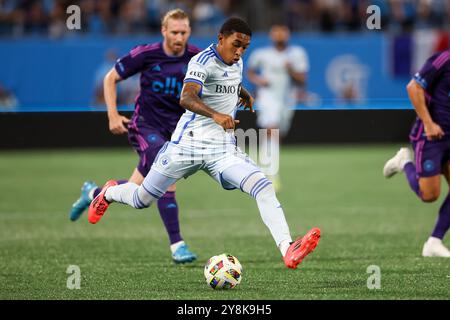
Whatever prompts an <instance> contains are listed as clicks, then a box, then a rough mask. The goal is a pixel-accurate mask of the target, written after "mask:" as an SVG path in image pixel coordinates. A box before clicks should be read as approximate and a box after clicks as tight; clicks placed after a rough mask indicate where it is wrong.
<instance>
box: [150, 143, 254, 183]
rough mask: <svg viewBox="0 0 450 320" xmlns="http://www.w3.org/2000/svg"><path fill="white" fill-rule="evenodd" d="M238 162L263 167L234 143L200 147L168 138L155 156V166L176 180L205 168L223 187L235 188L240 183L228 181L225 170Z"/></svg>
mask: <svg viewBox="0 0 450 320" xmlns="http://www.w3.org/2000/svg"><path fill="white" fill-rule="evenodd" d="M235 165H240V166H241V167H242V169H243V170H244V171H245V172H247V171H248V172H252V171H260V169H259V168H258V167H257V165H256V164H255V162H254V161H253V160H251V159H250V158H249V157H248V155H247V154H245V153H244V152H242V151H241V150H240V149H239V148H238V147H236V146H234V145H232V144H227V145H225V146H223V147H217V148H207V149H200V148H191V147H187V146H185V145H179V144H175V143H173V142H166V144H165V145H164V146H163V147H162V148H161V150H160V151H159V153H158V155H157V156H156V158H155V161H154V163H153V166H152V170H155V171H157V172H158V173H160V174H162V175H164V176H166V177H169V178H174V179H177V180H178V179H181V178H187V177H188V176H190V175H192V174H194V173H196V172H197V171H198V170H203V171H205V172H206V173H207V174H208V175H210V176H211V177H212V178H213V179H214V180H216V181H217V182H218V183H220V185H221V186H222V187H223V188H224V189H226V190H232V189H236V188H238V187H239V186H238V185H236V184H237V183H230V182H228V181H225V180H224V179H223V178H222V173H223V172H224V171H225V170H226V169H228V168H230V167H232V166H235ZM240 171H242V170H240Z"/></svg>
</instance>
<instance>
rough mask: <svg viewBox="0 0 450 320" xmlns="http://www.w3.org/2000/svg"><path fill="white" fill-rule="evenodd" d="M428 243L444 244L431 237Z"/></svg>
mask: <svg viewBox="0 0 450 320" xmlns="http://www.w3.org/2000/svg"><path fill="white" fill-rule="evenodd" d="M427 242H428V243H430V244H438V243H442V240H441V239H439V238H436V237H429V238H428V241H427Z"/></svg>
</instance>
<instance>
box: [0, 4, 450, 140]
mask: <svg viewBox="0 0 450 320" xmlns="http://www.w3.org/2000/svg"><path fill="white" fill-rule="evenodd" d="M72 4H77V5H79V6H80V8H81V14H82V17H81V22H82V25H81V30H68V28H67V27H66V19H67V17H68V14H67V13H66V8H67V6H69V5H72ZM371 4H375V5H378V6H379V7H380V9H381V30H380V31H376V30H368V29H367V28H366V19H367V17H368V14H367V13H366V8H367V7H368V6H369V5H371ZM176 7H180V8H183V9H185V10H186V11H187V12H189V14H190V16H191V20H192V27H193V36H192V37H191V40H190V43H192V44H194V45H197V46H198V47H200V48H204V47H206V46H207V45H209V44H210V43H211V42H214V41H215V39H216V32H217V29H218V27H219V26H220V25H221V23H222V22H223V21H224V19H226V17H228V16H230V15H239V16H242V17H243V18H245V19H246V20H247V21H249V23H250V24H251V26H252V28H253V29H254V30H255V31H256V32H255V36H254V37H253V39H252V45H251V46H250V48H249V50H248V51H249V52H247V53H246V57H248V56H249V54H250V53H251V51H252V50H254V49H255V48H257V47H260V46H264V45H269V44H270V42H269V38H268V35H267V31H268V29H269V27H270V25H271V24H273V23H276V22H280V21H283V22H285V23H287V24H288V25H289V26H290V28H291V30H292V31H293V36H292V39H291V43H292V44H298V45H301V46H303V47H304V48H305V49H306V51H307V53H308V55H309V58H310V64H311V70H310V73H309V75H308V85H307V95H305V97H304V98H303V100H302V101H300V102H299V104H298V105H297V109H299V111H297V113H301V115H300V116H298V117H297V116H296V118H299V119H305V117H306V118H308V117H311V118H310V120H311V121H316V120H317V121H318V122H317V124H320V121H321V119H327V118H328V117H330V119H333V118H335V119H337V118H338V119H340V120H341V121H343V122H342V123H340V125H341V126H342V127H346V126H351V122H350V120H351V121H355V120H358V119H359V120H360V121H362V122H361V123H366V124H367V121H369V120H368V119H360V118H358V117H360V116H362V115H364V116H368V117H371V114H370V113H369V114H367V113H365V111H366V109H367V110H369V111H370V110H376V111H374V113H373V114H374V119H380V121H381V119H387V118H392V115H393V114H395V116H394V118H395V119H397V120H398V121H403V122H402V123H401V124H400V125H397V126H395V125H392V126H390V125H388V124H387V125H386V128H385V130H381V131H380V134H379V137H378V138H377V139H375V138H372V139H369V140H371V141H372V140H375V141H377V140H379V141H385V140H386V139H387V140H388V141H394V140H399V139H402V137H403V136H404V138H405V139H406V137H407V130H406V131H402V132H400V130H404V128H405V127H408V126H409V123H410V121H411V120H412V118H413V111H412V110H411V107H410V104H409V102H408V100H407V95H406V91H405V86H406V83H407V82H408V81H409V79H410V77H411V75H412V74H413V73H414V72H415V71H416V70H417V68H418V67H419V66H420V65H422V64H423V62H424V61H425V59H426V58H427V57H428V56H430V55H431V54H432V53H434V52H436V51H439V50H444V49H446V48H448V47H449V42H450V41H449V33H448V30H450V1H447V0H386V1H383V0H372V1H369V0H361V1H355V0H282V1H280V0H277V1H275V0H262V1H261V0H246V1H238V0H212V1H206V0H175V1H173V0H101V1H100V0H79V1H75V0H74V1H67V0H60V1H58V0H16V1H14V0H0V59H2V61H3V62H4V63H3V65H2V68H1V72H0V118H1V119H2V123H5V122H8V123H15V121H16V120H14V119H15V118H17V117H20V118H18V119H19V120H18V121H17V122H20V119H25V118H26V117H28V118H27V119H29V118H30V117H37V118H36V119H38V118H39V119H40V120H42V119H46V118H52V117H56V116H58V117H60V118H61V119H64V117H67V112H70V114H71V116H70V117H72V116H74V115H76V112H78V111H85V112H82V113H81V114H80V115H77V117H78V116H83V115H84V116H85V117H87V118H86V119H88V120H89V119H98V118H102V119H103V116H104V115H103V114H99V115H89V116H87V115H86V114H87V113H88V114H89V113H90V112H86V111H103V110H104V106H103V101H102V92H101V81H102V75H103V74H104V73H105V70H107V69H108V68H109V67H110V66H112V64H113V62H114V60H115V59H116V58H117V56H120V55H122V54H125V53H126V52H127V51H128V50H130V49H131V48H132V47H134V46H135V45H137V44H141V43H149V42H154V41H159V40H160V36H159V28H160V27H159V24H160V17H161V15H162V14H163V13H164V12H166V11H167V10H169V9H172V8H176ZM137 81H138V80H137V79H134V80H131V81H130V80H129V81H126V82H123V83H121V86H120V88H119V90H120V92H119V98H120V101H119V104H121V105H122V106H121V110H125V111H131V110H132V109H133V100H134V96H135V94H136V91H137ZM244 85H246V86H247V87H250V88H251V86H250V85H249V83H248V81H247V79H244ZM393 109H398V110H393ZM322 110H327V111H326V113H324V111H322ZM336 110H339V111H336ZM342 110H347V111H350V113H348V112H345V113H342V112H341V111H342ZM358 110H359V111H360V112H356V111H358ZM387 110H389V111H387ZM43 111H51V112H54V113H59V114H58V115H56V114H52V116H49V115H48V114H47V115H45V116H44V115H42V116H41V115H40V114H39V112H43ZM352 111H355V112H352ZM22 112H27V113H29V115H28V116H25V115H24V114H23V113H22ZM339 112H341V113H339ZM393 112H394V113H393ZM61 113H63V114H61ZM64 113H66V114H65V115H64ZM344 114H345V115H346V116H345V117H343V116H341V115H344ZM400 114H404V115H406V116H403V117H400V116H399V115H400ZM354 115H356V117H354ZM316 116H317V117H318V118H317V119H316V118H315V117H316ZM336 117H337V118H336ZM6 119H8V121H6ZM54 119H55V118H54ZM248 119H249V121H250V122H249V123H253V120H252V119H251V117H248ZM308 119H309V118H308ZM88 120H86V121H88ZM102 121H103V120H102ZM365 121H366V122H365ZM30 123H33V121H32V122H30ZM38 123H39V122H38ZM52 123H53V125H55V122H52ZM5 125H6V126H7V127H8V128H10V125H8V124H5ZM103 125H104V127H102V130H103V129H104V131H105V132H106V131H107V130H106V122H105V123H103ZM299 125H302V124H301V123H299ZM303 125H304V124H303ZM330 125H331V127H323V128H322V129H323V130H328V131H329V134H328V135H325V136H323V139H325V140H327V139H329V138H332V137H333V135H332V134H333V132H336V130H337V129H338V128H337V127H336V124H335V125H332V124H331V123H330ZM380 125H381V126H382V125H383V123H382V122H381V123H380ZM94 127H98V126H94ZM366 127H370V125H369V126H367V125H366ZM294 128H295V124H294ZM372 129H373V128H372ZM1 130H2V131H3V130H6V129H5V128H2V129H1ZM5 132H6V131H5ZM6 133H7V132H6ZM106 133H107V132H106ZM298 134H306V136H308V134H307V133H305V132H300V131H299V132H298ZM344 136H345V135H344ZM363 136H364V135H363ZM42 139H45V137H42ZM111 139H114V137H113V138H111ZM311 139H313V140H314V138H313V137H311ZM338 140H339V139H338ZM111 141H112V140H111ZM288 141H292V142H303V141H305V138H304V136H303V137H298V136H297V134H295V130H292V131H291V134H290V137H289V138H288ZM314 141H315V140H314ZM343 141H353V140H352V139H350V140H348V139H343ZM336 142H338V141H336ZM6 145H8V146H11V145H14V142H8V143H7V144H6V143H2V144H1V145H0V147H2V146H3V147H6ZM24 146H26V144H24Z"/></svg>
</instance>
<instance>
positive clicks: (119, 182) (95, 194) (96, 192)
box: [93, 180, 128, 198]
mask: <svg viewBox="0 0 450 320" xmlns="http://www.w3.org/2000/svg"><path fill="white" fill-rule="evenodd" d="M127 182H128V180H117V183H118V184H124V183H127ZM101 191H102V188H101V187H99V188H96V189H95V190H94V196H93V198H95V197H96V196H98V194H99V193H100V192H101Z"/></svg>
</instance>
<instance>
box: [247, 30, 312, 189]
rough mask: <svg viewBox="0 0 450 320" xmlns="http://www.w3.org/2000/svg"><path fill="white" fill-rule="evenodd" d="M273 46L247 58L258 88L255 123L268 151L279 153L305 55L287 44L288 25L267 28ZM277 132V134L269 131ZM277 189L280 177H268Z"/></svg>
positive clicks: (301, 86) (300, 85) (299, 86)
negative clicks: (260, 131)
mask: <svg viewBox="0 0 450 320" xmlns="http://www.w3.org/2000/svg"><path fill="white" fill-rule="evenodd" d="M270 38H271V40H272V46H269V47H263V48H259V49H256V50H255V51H253V53H252V54H251V55H250V57H249V59H248V64H249V69H248V72H247V75H248V79H249V81H250V82H251V83H253V84H254V85H255V86H256V88H257V94H256V102H255V105H256V106H257V107H258V109H257V112H256V114H257V124H258V126H259V127H260V128H265V129H267V141H266V143H267V145H268V146H269V147H268V150H279V139H280V138H283V137H284V136H286V135H287V133H288V131H289V128H290V126H291V121H292V116H293V114H294V110H293V108H294V107H295V105H296V103H297V101H298V98H299V96H300V95H301V94H302V93H303V92H302V91H303V89H304V87H305V85H306V79H307V72H308V70H309V62H308V55H307V53H306V51H305V50H304V49H303V48H302V47H300V46H293V45H289V38H290V32H289V29H288V27H287V26H285V25H281V24H276V25H273V26H272V27H271V29H270ZM273 129H279V135H276V134H275V133H274V132H273V131H272V130H273ZM269 179H271V180H272V182H273V183H274V186H275V189H276V190H277V191H278V190H279V189H280V181H279V175H278V174H275V175H273V176H269Z"/></svg>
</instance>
